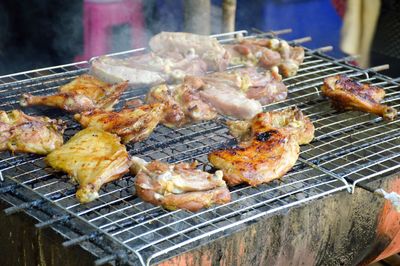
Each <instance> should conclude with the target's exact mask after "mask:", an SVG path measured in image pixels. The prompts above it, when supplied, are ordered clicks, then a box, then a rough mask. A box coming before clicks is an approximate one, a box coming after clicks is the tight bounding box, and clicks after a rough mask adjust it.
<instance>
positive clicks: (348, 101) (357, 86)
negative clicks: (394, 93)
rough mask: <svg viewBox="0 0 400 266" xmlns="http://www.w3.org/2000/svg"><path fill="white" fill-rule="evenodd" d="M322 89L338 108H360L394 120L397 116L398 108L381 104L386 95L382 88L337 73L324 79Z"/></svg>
mask: <svg viewBox="0 0 400 266" xmlns="http://www.w3.org/2000/svg"><path fill="white" fill-rule="evenodd" d="M321 91H322V93H323V94H324V95H325V96H327V97H328V98H329V99H330V100H331V102H332V106H333V107H334V108H335V109H337V110H359V111H363V112H367V113H373V114H376V115H379V116H381V117H383V119H385V120H394V119H395V118H396V117H397V110H396V109H394V108H393V107H389V106H387V105H384V104H381V101H382V100H383V98H384V97H385V91H384V90H383V89H382V88H378V87H375V86H372V85H368V84H361V83H359V82H356V81H354V80H352V79H350V78H348V77H346V76H343V75H336V76H332V77H328V78H325V79H324V84H323V85H322V88H321Z"/></svg>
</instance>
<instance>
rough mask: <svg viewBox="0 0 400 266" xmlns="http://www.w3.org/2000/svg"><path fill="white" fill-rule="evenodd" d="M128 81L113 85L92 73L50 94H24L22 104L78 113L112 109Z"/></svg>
mask: <svg viewBox="0 0 400 266" xmlns="http://www.w3.org/2000/svg"><path fill="white" fill-rule="evenodd" d="M127 86H128V83H127V82H122V83H119V84H116V85H111V84H108V83H105V82H102V81H100V80H98V79H96V78H94V77H93V76H90V75H86V74H85V75H81V76H79V77H77V78H76V79H74V80H73V81H71V82H70V83H68V84H66V85H63V86H61V87H60V88H59V93H57V94H54V95H49V96H33V95H31V94H29V93H24V94H23V95H22V98H21V101H20V104H21V106H32V105H46V106H50V107H56V108H60V109H63V110H65V111H67V112H72V113H77V112H83V111H91V110H94V109H104V110H112V107H113V106H114V104H116V103H117V101H118V99H119V97H120V96H121V94H122V93H123V92H124V91H125V89H126V88H127Z"/></svg>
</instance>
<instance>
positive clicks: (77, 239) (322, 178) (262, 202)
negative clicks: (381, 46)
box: [0, 30, 400, 265]
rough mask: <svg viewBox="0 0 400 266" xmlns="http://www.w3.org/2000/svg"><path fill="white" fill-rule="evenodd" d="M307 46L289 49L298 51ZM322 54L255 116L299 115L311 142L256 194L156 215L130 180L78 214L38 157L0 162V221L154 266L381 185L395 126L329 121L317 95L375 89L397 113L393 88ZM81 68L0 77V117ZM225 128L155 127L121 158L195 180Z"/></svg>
mask: <svg viewBox="0 0 400 266" xmlns="http://www.w3.org/2000/svg"><path fill="white" fill-rule="evenodd" d="M289 31H290V30H282V31H276V32H264V33H260V32H258V33H256V34H252V35H249V34H248V32H247V31H236V32H231V33H225V34H219V35H214V37H216V38H218V39H219V40H220V41H221V42H230V41H232V40H233V38H234V37H236V36H237V35H243V36H244V38H256V37H265V36H267V37H268V36H270V37H272V36H277V35H280V34H284V33H287V32H289ZM308 40H309V38H302V39H298V40H294V41H291V42H290V43H291V44H301V43H303V42H305V41H308ZM330 49H331V47H329V46H328V47H322V48H319V49H313V50H311V49H307V48H305V51H306V52H305V60H304V63H303V64H302V65H301V67H300V70H299V71H298V74H297V75H296V76H293V77H289V78H286V79H284V83H285V84H286V85H287V87H288V90H289V95H288V99H287V100H285V101H282V102H278V103H272V104H269V105H266V106H264V110H276V109H282V108H286V107H288V106H297V107H299V108H300V109H301V110H302V111H303V112H304V113H305V114H306V115H308V116H309V117H310V118H311V120H312V121H313V123H314V125H315V128H316V135H315V139H314V140H313V142H312V143H311V144H309V145H305V146H302V147H301V153H300V158H299V160H298V162H297V163H296V165H295V166H294V167H293V169H292V170H291V171H290V172H289V173H288V174H286V175H285V176H284V177H283V178H282V180H275V181H273V182H270V183H268V184H264V185H261V186H258V187H249V186H246V185H241V186H236V187H234V188H232V189H231V194H232V201H231V202H230V203H227V204H224V205H221V206H216V207H213V208H210V209H205V210H201V211H199V212H194V213H192V212H189V211H184V210H175V211H166V210H164V209H162V208H161V207H156V206H153V205H151V204H149V203H145V202H143V201H142V200H140V199H139V198H138V197H136V196H135V195H134V194H133V191H134V186H133V178H132V177H131V176H129V175H126V176H125V177H124V178H122V179H120V180H118V181H114V182H111V183H109V184H106V185H104V186H103V188H102V189H101V191H100V197H99V199H97V200H95V201H94V202H91V203H89V204H80V203H79V202H78V201H77V200H76V198H75V191H76V188H75V186H74V185H73V184H71V183H70V182H69V180H68V179H67V178H63V177H65V176H61V174H58V173H57V174H55V173H53V172H52V171H51V170H50V169H48V168H46V165H45V164H44V162H43V157H41V156H37V155H31V154H9V153H6V152H3V153H0V174H1V178H2V179H4V181H3V182H1V184H0V193H1V198H2V200H4V201H6V202H8V203H9V204H11V205H12V206H11V207H9V208H7V209H5V212H6V214H12V213H16V212H20V211H25V212H27V213H28V214H29V215H31V216H33V217H35V218H36V219H37V220H38V223H37V224H36V227H38V228H44V227H52V228H53V229H54V230H55V231H57V232H59V233H60V234H62V235H63V237H65V242H64V243H63V245H64V246H65V247H69V246H72V245H83V246H84V248H85V249H87V250H89V251H90V252H91V253H93V254H94V255H95V256H96V257H98V259H97V260H96V261H95V264H96V265H102V264H105V263H112V262H116V263H123V264H133V265H134V264H142V265H149V264H157V263H160V262H162V261H164V260H167V259H170V258H172V257H174V256H176V255H178V254H181V253H183V252H186V251H189V250H191V249H194V248H196V247H199V246H202V245H206V244H208V243H210V242H212V241H215V240H216V239H218V238H222V237H225V236H227V235H231V234H233V233H235V232H238V231H240V230H243V229H245V228H246V227H248V226H250V225H251V224H253V223H255V222H257V221H259V220H260V219H262V218H265V217H266V216H269V215H271V214H273V213H277V212H282V211H285V210H286V209H288V208H291V207H293V206H296V205H300V204H302V203H304V202H307V201H311V200H315V199H318V198H321V197H324V196H326V195H329V194H333V193H337V192H339V191H348V192H349V193H353V192H354V190H355V189H356V187H358V186H362V187H364V188H366V189H368V190H371V189H370V188H369V187H368V186H366V185H365V181H367V180H369V179H372V178H384V177H388V176H390V175H392V174H393V173H397V172H398V168H400V140H399V137H400V131H399V130H398V128H399V120H395V121H391V122H384V121H382V118H380V117H377V116H375V115H371V114H366V113H360V112H337V111H335V110H333V109H332V108H331V107H329V105H328V104H327V101H326V99H323V98H322V97H321V95H320V89H319V88H320V86H321V85H322V82H323V79H324V78H325V77H328V76H331V75H334V74H345V75H347V76H349V77H352V78H353V79H355V80H358V81H360V82H368V83H371V84H374V85H376V86H380V87H382V88H384V89H385V91H386V94H387V96H386V98H385V101H384V102H385V103H386V104H388V105H390V106H393V107H395V108H399V107H400V91H398V90H396V88H397V87H398V86H399V82H398V79H390V78H388V77H386V76H384V75H381V74H379V73H377V71H379V70H381V69H385V68H386V67H387V66H379V67H373V68H369V69H360V68H358V67H355V66H353V65H351V64H349V63H348V62H349V61H351V60H353V59H354V58H352V57H346V58H342V59H334V58H332V57H330V56H328V55H326V54H325V52H327V51H329V50H330ZM143 51H145V49H144V48H143V49H136V50H132V51H127V52H123V53H117V54H111V55H109V56H116V57H125V56H131V55H133V54H137V53H141V52H143ZM88 66H89V62H86V61H84V62H79V63H74V64H68V65H62V66H57V67H50V68H44V69H38V70H33V71H27V72H22V73H17V74H12V75H6V76H2V77H0V93H1V95H2V97H1V99H0V109H2V110H11V109H14V108H17V109H18V108H20V107H19V97H20V95H21V94H22V93H25V92H29V93H32V94H35V95H46V94H51V93H53V92H55V91H56V90H57V89H58V87H59V86H60V85H63V84H65V83H68V82H69V81H71V80H72V79H74V78H75V77H77V76H79V75H81V74H83V73H86V72H87V71H88ZM147 89H148V88H139V89H133V90H127V91H126V92H125V93H124V94H123V96H122V98H121V101H120V103H119V106H117V108H118V107H121V106H122V104H123V103H124V100H132V99H137V98H138V99H142V98H144V96H145V93H146V90H147ZM24 110H25V111H26V113H27V114H41V115H46V116H49V117H51V118H54V117H58V118H61V119H63V120H64V121H67V125H68V128H67V130H66V131H65V136H66V138H67V139H68V138H70V137H71V136H72V135H74V134H75V133H76V132H77V131H78V130H79V129H80V126H79V125H78V123H76V122H75V121H73V120H72V119H71V116H69V115H66V114H65V113H62V112H60V111H54V109H48V108H26V109H24ZM234 144H235V140H234V139H233V137H231V136H230V135H229V134H228V129H227V127H226V126H225V118H223V117H222V118H219V119H217V120H214V121H206V122H201V123H197V124H193V125H189V126H186V127H183V128H178V129H170V128H167V127H165V126H162V125H160V126H158V127H157V129H156V130H155V132H154V133H153V134H152V135H151V136H150V138H149V139H148V140H146V141H143V142H140V143H135V144H132V145H128V150H129V153H130V154H131V155H136V156H139V157H141V158H142V159H145V160H147V161H150V160H156V159H157V160H162V161H166V162H169V163H176V162H182V161H191V160H197V161H198V162H200V165H201V167H203V168H204V169H205V170H208V171H213V169H212V167H211V166H210V165H209V164H208V162H207V154H208V153H209V152H210V151H212V150H215V149H218V148H222V147H226V146H231V145H234Z"/></svg>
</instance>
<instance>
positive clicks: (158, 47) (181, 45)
mask: <svg viewBox="0 0 400 266" xmlns="http://www.w3.org/2000/svg"><path fill="white" fill-rule="evenodd" d="M149 45H150V48H151V50H152V51H153V52H154V53H156V54H157V55H160V56H168V55H169V54H170V53H171V52H174V53H179V54H182V55H186V54H188V53H190V54H195V55H198V56H199V57H200V59H202V60H203V61H204V62H206V64H207V68H208V70H219V71H223V70H225V69H226V67H227V66H228V62H229V54H228V53H227V51H226V50H225V48H224V47H223V46H222V45H221V44H220V43H219V42H218V41H217V40H216V39H215V38H211V37H209V36H203V35H197V34H193V33H186V32H161V33H159V34H157V35H155V36H153V37H152V38H151V39H150V42H149Z"/></svg>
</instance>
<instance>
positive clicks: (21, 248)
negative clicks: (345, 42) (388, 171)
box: [0, 176, 400, 266]
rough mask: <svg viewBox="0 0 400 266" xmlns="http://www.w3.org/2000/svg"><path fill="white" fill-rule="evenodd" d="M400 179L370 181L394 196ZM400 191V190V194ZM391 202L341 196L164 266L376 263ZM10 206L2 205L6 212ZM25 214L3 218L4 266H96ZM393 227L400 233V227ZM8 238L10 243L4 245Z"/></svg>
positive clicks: (365, 195) (362, 194)
mask: <svg viewBox="0 0 400 266" xmlns="http://www.w3.org/2000/svg"><path fill="white" fill-rule="evenodd" d="M399 180H400V179H399V176H392V177H391V178H386V179H384V180H383V181H382V180H378V181H373V182H369V184H368V185H369V186H372V187H374V186H379V187H382V188H385V189H388V190H389V191H390V189H391V188H393V186H392V184H393V182H399ZM397 192H400V191H397ZM384 204H385V201H384V200H383V199H382V198H380V197H377V196H376V195H374V194H372V193H370V192H369V191H367V190H364V189H357V190H356V191H355V193H354V194H353V195H352V194H349V193H347V192H346V191H341V192H338V193H336V194H333V195H329V196H326V197H324V198H321V199H319V200H315V201H310V202H307V203H305V204H303V205H299V206H298V207H295V208H291V209H289V210H286V211H283V212H280V213H275V214H272V215H270V216H268V217H264V218H262V219H260V220H259V221H257V222H252V224H251V225H249V226H248V227H246V228H245V229H243V230H241V231H239V232H237V233H235V234H232V235H229V236H226V237H223V238H220V239H218V240H216V241H214V242H212V243H209V244H208V245H206V246H202V247H199V248H196V249H194V250H191V251H189V252H186V253H183V254H180V255H178V256H177V257H174V258H172V259H169V260H166V261H163V262H161V263H160V265H165V266H167V265H293V264H296V265H358V264H366V263H367V262H371V261H373V260H374V259H375V258H377V257H378V256H379V254H381V253H382V252H383V251H384V250H385V249H386V247H387V246H388V245H390V242H391V240H392V239H391V238H390V237H387V238H385V237H382V234H384V232H379V233H378V234H375V232H377V228H379V224H378V221H379V219H378V217H379V216H380V215H381V211H382V209H383V207H384ZM5 207H7V205H6V204H4V203H0V208H1V209H4V208H5ZM34 224H35V220H34V219H33V218H30V217H28V216H27V215H26V214H24V213H21V214H18V215H11V216H6V215H5V214H4V213H3V212H1V213H0V239H2V240H3V241H2V242H1V244H0V248H1V250H2V254H7V256H4V255H3V256H1V257H0V262H1V264H2V265H92V264H93V261H94V259H95V257H94V256H93V255H92V254H90V253H89V252H86V251H85V250H83V249H82V248H80V247H77V246H75V247H71V248H63V247H62V245H61V243H62V242H63V238H62V237H61V236H59V235H58V234H56V233H55V232H54V231H53V230H38V229H36V228H35V227H34V226H33V225H34ZM397 225H398V226H397V228H391V230H392V231H395V232H400V225H399V224H398V223H397ZM5 239H7V241H4V240H5Z"/></svg>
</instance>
